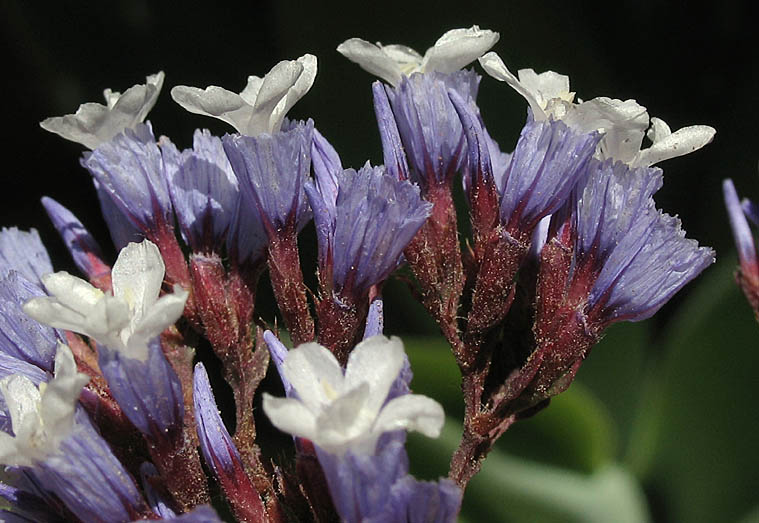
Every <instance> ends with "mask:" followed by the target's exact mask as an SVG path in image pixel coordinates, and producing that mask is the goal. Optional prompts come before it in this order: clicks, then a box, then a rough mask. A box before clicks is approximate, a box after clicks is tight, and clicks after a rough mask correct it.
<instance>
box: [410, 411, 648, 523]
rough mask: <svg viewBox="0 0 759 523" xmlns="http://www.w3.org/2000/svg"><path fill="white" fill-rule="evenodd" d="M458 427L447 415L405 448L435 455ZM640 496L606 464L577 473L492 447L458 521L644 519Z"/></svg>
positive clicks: (447, 448) (446, 452)
mask: <svg viewBox="0 0 759 523" xmlns="http://www.w3.org/2000/svg"><path fill="white" fill-rule="evenodd" d="M460 436H461V427H460V425H459V424H458V423H457V422H454V421H448V422H447V423H446V425H445V427H444V429H443V432H442V434H441V436H440V438H438V439H436V440H430V439H425V440H422V439H421V438H416V437H415V438H409V444H408V448H409V454H411V455H412V456H414V457H416V458H420V459H422V460H429V461H438V460H439V458H440V456H450V455H451V453H452V452H453V450H454V448H455V447H456V446H457V445H458V441H459V438H460ZM648 520H649V518H648V515H647V509H646V505H645V498H644V496H643V494H642V492H641V490H640V487H639V486H638V485H637V483H636V481H635V479H634V477H633V476H632V475H630V474H629V473H628V472H627V471H625V470H624V469H623V468H622V467H620V466H618V465H614V464H607V465H605V466H602V467H600V468H599V469H598V470H597V471H596V472H594V473H593V474H583V473H579V472H573V471H570V470H567V469H563V468H559V467H553V466H549V465H545V464H540V463H536V462H534V461H529V460H525V459H523V458H516V457H513V456H511V455H509V454H506V453H505V452H502V451H500V450H498V449H496V450H494V451H493V452H491V454H490V456H488V459H487V460H486V461H485V464H484V465H483V468H482V471H481V472H480V473H479V474H478V475H477V476H476V477H475V478H474V479H473V480H472V482H471V483H470V486H469V488H468V490H467V492H466V495H465V497H464V506H463V512H462V521H504V522H507V521H512V522H521V521H525V522H528V521H529V522H531V523H532V522H536V523H543V522H545V523H554V522H567V521H578V522H580V521H582V522H591V523H593V522H599V523H600V522H609V521H614V522H618V523H627V522H629V523H637V522H645V521H648Z"/></svg>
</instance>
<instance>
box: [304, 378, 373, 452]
mask: <svg viewBox="0 0 759 523" xmlns="http://www.w3.org/2000/svg"><path fill="white" fill-rule="evenodd" d="M370 394H371V390H370V389H369V385H368V384H367V383H361V384H360V385H359V386H357V387H356V388H354V389H352V390H350V391H347V392H346V393H345V394H344V395H342V396H340V397H339V398H337V399H336V400H335V401H333V402H332V403H330V404H329V405H328V406H326V408H325V409H324V410H323V411H322V412H321V414H320V415H319V416H318V417H317V418H316V435H315V436H314V443H315V444H317V445H319V446H320V447H322V448H323V449H324V450H326V451H328V452H330V453H332V454H341V453H342V452H344V451H345V450H346V447H347V446H351V447H352V446H353V445H351V442H361V441H363V440H366V439H368V438H370V437H371V436H372V435H371V429H372V427H373V425H374V422H375V419H376V417H377V413H376V412H370V411H368V410H367V409H366V404H367V402H368V401H369V399H370ZM373 450H374V449H369V452H371V451H373Z"/></svg>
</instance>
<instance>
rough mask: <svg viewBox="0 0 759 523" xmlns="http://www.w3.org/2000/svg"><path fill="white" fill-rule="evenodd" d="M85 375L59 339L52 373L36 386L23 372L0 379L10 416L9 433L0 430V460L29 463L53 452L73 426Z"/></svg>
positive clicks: (85, 378) (3, 461)
mask: <svg viewBox="0 0 759 523" xmlns="http://www.w3.org/2000/svg"><path fill="white" fill-rule="evenodd" d="M88 381H89V378H88V377H87V375H86V374H80V373H78V372H77V371H76V363H75V362H74V356H73V355H72V354H71V349H69V348H68V347H67V346H66V345H64V344H62V343H59V344H58V352H57V353H56V355H55V377H54V378H53V380H52V381H50V382H49V383H41V384H40V386H39V388H37V387H36V386H35V385H34V383H32V381H31V380H30V379H29V378H27V377H26V376H22V375H20V374H14V375H13V376H8V377H7V378H5V379H3V380H2V381H0V394H2V396H3V399H4V400H5V404H6V405H7V407H8V412H9V414H10V418H11V426H12V428H13V434H14V435H13V436H11V435H10V434H7V433H5V432H0V463H2V464H3V465H10V466H31V465H33V464H34V463H35V462H37V461H39V460H42V459H44V458H45V457H46V456H48V455H50V454H52V453H55V452H56V451H57V450H58V445H59V443H60V442H61V441H63V440H64V439H66V437H68V435H69V434H71V431H72V430H73V428H74V411H75V408H76V402H77V400H78V399H79V395H80V394H81V392H82V387H84V386H85V385H86V384H87V382H88Z"/></svg>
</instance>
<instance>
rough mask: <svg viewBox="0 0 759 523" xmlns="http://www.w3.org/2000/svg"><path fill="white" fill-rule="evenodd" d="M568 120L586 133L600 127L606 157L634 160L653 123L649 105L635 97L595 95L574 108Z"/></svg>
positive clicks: (568, 115)
mask: <svg viewBox="0 0 759 523" xmlns="http://www.w3.org/2000/svg"><path fill="white" fill-rule="evenodd" d="M564 122H565V123H566V124H567V125H569V126H571V127H573V128H574V129H575V130H577V131H579V132H583V133H589V132H592V131H600V132H602V133H604V138H603V139H602V141H601V144H600V145H599V148H600V151H601V153H602V158H614V159H615V160H619V161H621V162H625V163H630V162H631V161H632V160H633V158H635V155H636V154H638V151H640V146H641V144H642V143H643V137H644V135H645V132H646V129H647V128H648V125H649V119H648V112H647V111H646V108H645V107H643V106H642V105H640V104H638V103H637V102H636V101H635V100H624V101H622V100H615V99H611V98H606V97H598V98H593V99H592V100H588V101H587V102H583V103H581V104H579V105H577V106H575V107H574V108H573V110H572V111H571V112H570V113H568V114H567V116H566V117H565V118H564Z"/></svg>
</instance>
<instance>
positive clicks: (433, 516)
mask: <svg viewBox="0 0 759 523" xmlns="http://www.w3.org/2000/svg"><path fill="white" fill-rule="evenodd" d="M462 497H463V493H462V492H461V489H460V488H459V487H458V486H457V485H456V484H455V483H454V482H453V481H451V480H450V479H448V478H444V479H441V480H439V481H437V482H432V481H418V480H416V479H414V478H413V477H411V476H405V477H404V478H402V479H401V480H399V481H397V482H396V483H395V484H394V485H393V490H392V494H391V498H390V499H391V501H390V502H389V503H388V505H390V506H392V507H393V508H394V511H395V515H394V519H393V520H394V521H401V520H402V521H408V522H409V523H453V522H455V521H456V520H457V519H458V515H459V512H460V511H461V501H462Z"/></svg>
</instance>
